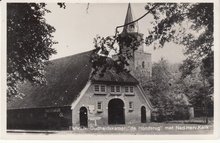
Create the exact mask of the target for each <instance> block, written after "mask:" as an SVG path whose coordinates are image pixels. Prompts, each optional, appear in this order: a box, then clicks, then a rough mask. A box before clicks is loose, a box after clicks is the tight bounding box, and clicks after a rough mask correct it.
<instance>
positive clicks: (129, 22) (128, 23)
mask: <svg viewBox="0 0 220 143" xmlns="http://www.w3.org/2000/svg"><path fill="white" fill-rule="evenodd" d="M158 5H159V4H155V5H154V6H153V7H152V8H151V9H149V10H148V12H146V13H145V14H144V15H142V16H141V17H139V18H138V19H136V20H134V21H131V22H129V23H126V24H124V25H120V26H117V27H116V28H115V31H116V33H117V30H118V28H121V27H125V26H127V25H130V24H132V23H135V22H138V21H139V20H141V19H142V18H144V17H145V16H146V15H148V14H149V13H150V12H151V11H152V10H153V9H155V8H156V7H157V6H158Z"/></svg>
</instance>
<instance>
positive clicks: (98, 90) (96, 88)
mask: <svg viewBox="0 0 220 143" xmlns="http://www.w3.org/2000/svg"><path fill="white" fill-rule="evenodd" d="M94 91H95V92H96V93H105V92H106V86H105V85H99V84H95V85H94Z"/></svg>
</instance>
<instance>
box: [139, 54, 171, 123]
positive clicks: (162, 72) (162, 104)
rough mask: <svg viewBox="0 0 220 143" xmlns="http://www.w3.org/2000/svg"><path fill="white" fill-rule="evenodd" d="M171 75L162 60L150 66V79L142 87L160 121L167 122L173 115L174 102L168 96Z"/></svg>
mask: <svg viewBox="0 0 220 143" xmlns="http://www.w3.org/2000/svg"><path fill="white" fill-rule="evenodd" d="M171 79H172V74H171V72H170V70H169V64H168V62H167V61H166V60H164V59H163V58H162V59H161V60H160V61H159V62H158V63H154V64H153V66H152V78H151V80H150V81H148V83H147V84H145V86H144V87H143V88H144V89H145V91H147V92H149V93H150V100H151V102H152V104H153V105H154V107H155V108H156V109H157V112H158V114H159V119H158V120H160V121H163V120H168V116H171V115H172V114H173V112H172V111H173V108H174V104H173V103H174V102H173V100H172V99H171V96H170V87H171V86H170V81H171Z"/></svg>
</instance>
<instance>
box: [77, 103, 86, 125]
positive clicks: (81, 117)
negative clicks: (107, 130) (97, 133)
mask: <svg viewBox="0 0 220 143" xmlns="http://www.w3.org/2000/svg"><path fill="white" fill-rule="evenodd" d="M79 122H80V127H88V113H87V109H86V107H81V108H80V110H79Z"/></svg>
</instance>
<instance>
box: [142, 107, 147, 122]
mask: <svg viewBox="0 0 220 143" xmlns="http://www.w3.org/2000/svg"><path fill="white" fill-rule="evenodd" d="M146 121H147V119H146V108H145V107H144V106H142V107H141V123H146Z"/></svg>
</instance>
